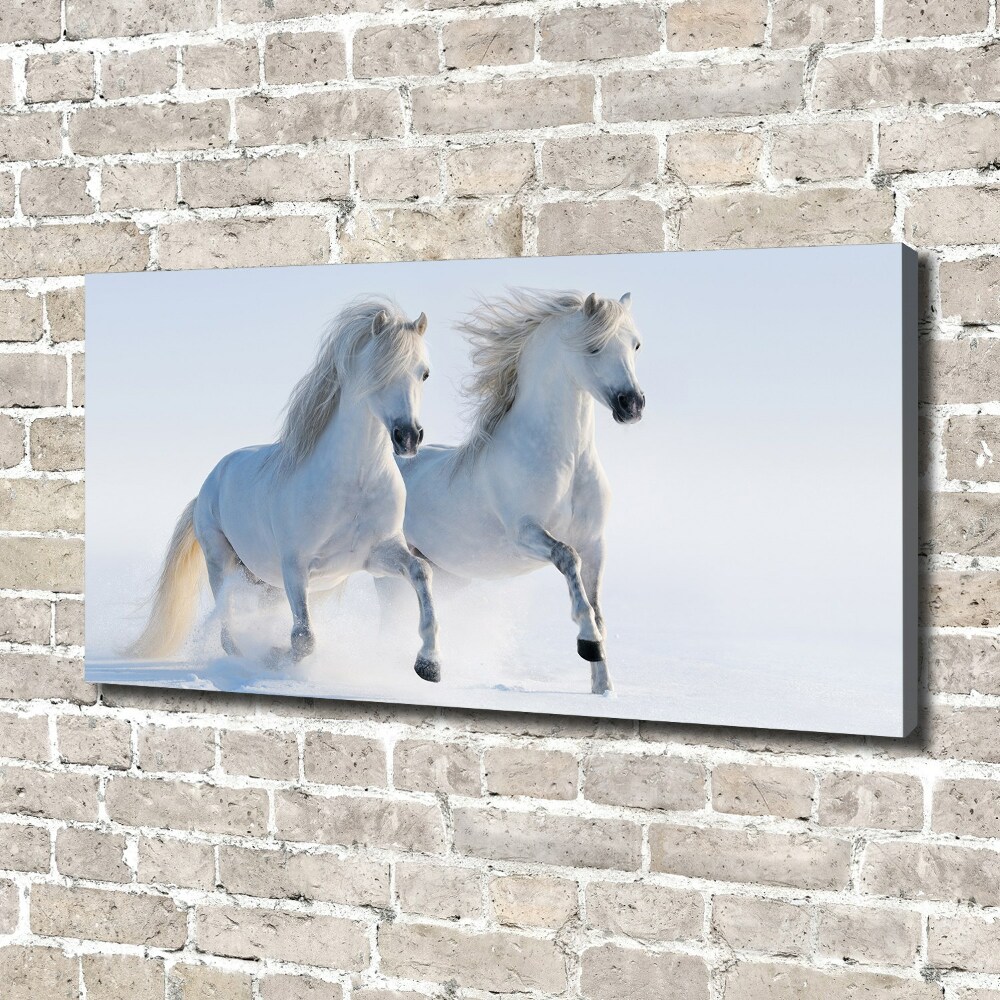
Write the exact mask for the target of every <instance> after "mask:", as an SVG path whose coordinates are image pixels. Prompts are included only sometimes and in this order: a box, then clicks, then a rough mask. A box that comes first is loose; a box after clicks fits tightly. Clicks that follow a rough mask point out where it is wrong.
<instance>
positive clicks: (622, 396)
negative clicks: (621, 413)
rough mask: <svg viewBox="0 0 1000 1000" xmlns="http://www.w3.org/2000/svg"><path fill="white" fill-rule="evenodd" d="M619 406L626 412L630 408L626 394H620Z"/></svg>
mask: <svg viewBox="0 0 1000 1000" xmlns="http://www.w3.org/2000/svg"><path fill="white" fill-rule="evenodd" d="M618 405H619V406H620V407H621V408H622V409H623V410H624V409H625V408H626V407H627V406H628V396H626V395H625V393H624V392H620V393H618Z"/></svg>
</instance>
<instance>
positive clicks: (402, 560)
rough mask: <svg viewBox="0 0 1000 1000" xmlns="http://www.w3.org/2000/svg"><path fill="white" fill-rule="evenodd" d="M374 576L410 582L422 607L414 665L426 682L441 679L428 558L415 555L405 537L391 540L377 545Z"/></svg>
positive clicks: (372, 562) (372, 564)
mask: <svg viewBox="0 0 1000 1000" xmlns="http://www.w3.org/2000/svg"><path fill="white" fill-rule="evenodd" d="M368 570H369V572H371V573H384V574H386V575H387V576H394V577H404V578H406V579H408V580H409V581H410V585H411V586H412V587H413V589H414V591H416V594H417V603H418V604H419V605H420V640H421V643H422V645H421V647H420V652H419V653H418V654H417V661H416V663H415V664H414V666H413V669H414V670H415V671H416V673H417V676H418V677H420V678H421V679H423V680H425V681H432V682H436V681H439V680H441V660H440V656H439V654H438V648H437V638H438V625H437V616H436V614H435V613H434V599H433V597H432V595H431V568H430V565H429V564H428V562H427V560H426V559H423V558H422V557H420V556H418V555H414V553H412V552H411V551H410V550H409V549H408V548H407V546H406V543H405V542H404V541H403V540H402V538H390V539H388V540H387V541H385V542H382V544H381V545H377V546H376V547H375V548H374V549H373V550H372V554H371V556H369V559H368Z"/></svg>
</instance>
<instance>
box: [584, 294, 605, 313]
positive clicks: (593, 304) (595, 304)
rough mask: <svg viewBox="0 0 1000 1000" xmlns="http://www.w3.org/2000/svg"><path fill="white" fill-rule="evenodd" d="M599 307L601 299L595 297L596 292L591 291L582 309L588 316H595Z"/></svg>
mask: <svg viewBox="0 0 1000 1000" xmlns="http://www.w3.org/2000/svg"><path fill="white" fill-rule="evenodd" d="M600 308H601V300H600V299H599V298H598V297H597V292H591V293H590V294H589V295H588V296H587V301H586V302H584V304H583V311H584V312H585V313H586V314H587V315H588V316H595V315H596V314H597V310H598V309H600Z"/></svg>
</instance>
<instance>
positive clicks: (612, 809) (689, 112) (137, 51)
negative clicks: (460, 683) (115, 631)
mask: <svg viewBox="0 0 1000 1000" xmlns="http://www.w3.org/2000/svg"><path fill="white" fill-rule="evenodd" d="M998 112H1000V41H998V32H997V23H996V9H995V0H948V2H939V3H922V2H917V0H679V2H675V3H666V2H659V3H657V2H652V3H644V2H634V3H633V2H620V3H607V4H601V5H594V4H592V3H590V2H589V0H587V2H585V5H584V6H579V5H577V4H576V3H575V2H570V0H536V2H529V0H514V2H510V3H502V2H497V3H488V2H487V3H480V2H477V0H465V2H463V0H414V2H413V3H412V4H408V3H407V2H406V0H395V2H393V3H392V4H391V5H383V4H382V3H380V2H378V0H356V2H353V3H352V2H350V0H4V2H3V4H2V8H0V275H2V280H0V340H2V341H3V342H2V343H0V466H2V467H3V471H2V472H0V525H2V528H3V530H2V531H0V995H2V996H3V998H4V1000H29V998H30V1000H56V998H58V1000H68V998H76V997H84V996H85V997H86V998H87V1000H112V998H125V997H127V998H129V1000H141V998H146V997H149V998H156V1000H162V998H167V1000H195V998H225V1000H230V998H231V1000H241V998H243V1000H251V998H253V1000H304V998H310V1000H342V998H345V1000H418V998H420V997H441V998H476V997H485V996H486V995H487V994H490V995H501V996H509V995H512V994H517V995H527V996H530V997H535V998H543V997H556V996H567V997H583V998H589V1000H618V998H630V1000H646V998H650V1000H653V998H656V1000H659V998H662V997H666V996H669V997H671V998H674V1000H722V998H723V997H725V1000H762V998H765V997H766V998H769V1000H792V998H798V997H807V996H808V997H810V998H813V997H823V998H824V1000H848V998H852V1000H853V998H860V997H878V998H888V1000H903V998H906V1000H914V998H915V1000H924V998H927V1000H931V998H938V1000H942V998H945V1000H989V998H1000V958H998V955H1000V922H997V921H996V920H995V919H994V918H995V915H996V913H997V912H998V911H997V909H996V908H997V906H1000V522H998V517H997V513H996V511H997V495H998V492H1000V488H998V483H1000V402H998V401H997V394H998V392H1000V388H998V387H1000V347H997V345H998V344H1000V339H998V337H1000V293H998V286H1000V169H998V165H1000V114H998ZM904 238H905V239H907V240H909V241H911V242H913V243H915V244H916V245H917V246H919V247H920V248H921V250H922V253H921V265H922V337H923V362H922V365H923V377H922V385H921V399H922V401H923V402H922V406H923V417H924V420H923V424H924V430H925V432H926V433H925V444H924V447H923V452H922V454H923V467H924V468H923V471H924V479H923V482H924V487H925V492H924V493H923V496H922V524H923V532H922V535H923V556H924V577H923V580H924V586H923V614H924V654H925V655H924V661H925V671H924V681H923V702H924V705H923V709H922V722H921V727H920V731H919V733H918V734H917V735H915V736H914V737H913V738H911V739H909V740H907V741H905V742H893V741H889V740H885V741H882V740H862V739H851V738H834V737H808V736H795V735H787V734H776V733H756V732H745V731H743V732H741V731H723V730H718V729H697V728H694V727H679V726H667V725H647V724H641V725H633V724H619V723H607V722H598V723H595V722H592V721H588V720H584V719H542V718H532V717H522V716H516V717H515V716H504V715H490V714H486V713H475V712H458V711H437V712H435V711H427V710H417V709H408V708H403V709H386V708H379V707H369V706H363V705H352V704H336V703H309V702H302V701H288V700H271V699H266V698H256V699H254V698H247V697H235V696H226V695H210V694H194V693H192V694H187V693H180V694H178V693H171V694H164V693H157V692H150V691H138V690H136V691H130V690H125V689H113V688H105V689H103V690H98V689H95V688H93V687H91V686H89V685H87V684H85V683H84V682H83V680H82V664H81V654H82V642H83V632H82V615H81V611H82V586H83V572H82V556H83V540H82V531H83V519H82V513H83V485H82V479H83V434H82V430H83V414H84V408H83V403H84V365H83V360H84V342H83V312H82V310H83V278H82V275H83V274H85V273H86V272H88V271H100V270H106V269H113V270H139V269H143V268H153V269H155V268H176V267H217V266H246V265H262V264H306V263H325V262H330V263H336V262H338V261H359V260H397V259H409V258H433V257H446V256H457V257H461V256H486V255H517V254H536V253H537V254H555V253H577V252H590V251H602V250H603V251H612V250H662V249H668V250H670V249H697V248H702V247H741V246H756V245H768V244H777V243H781V244H811V243H842V242H856V241H882V240H898V239H904ZM709 306H710V304H708V303H706V307H709ZM141 335H142V329H141V322H140V323H138V324H137V328H136V336H141ZM858 362H859V364H864V358H859V359H858ZM858 502H859V503H863V502H864V493H863V490H862V491H860V492H859V499H858Z"/></svg>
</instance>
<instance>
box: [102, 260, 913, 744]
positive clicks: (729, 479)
mask: <svg viewBox="0 0 1000 1000" xmlns="http://www.w3.org/2000/svg"><path fill="white" fill-rule="evenodd" d="M915 266H916V265H915V259H914V254H913V252H912V251H911V250H909V249H908V248H906V247H902V246H899V245H892V246H856V247H838V248H806V249H787V250H753V251H742V250H741V251H720V252H702V253H689V254H636V255H613V256H594V257H573V258H549V259H528V258H524V259H516V260H491V261H490V260H488V261H482V260H479V261H447V262H427V263H407V264H358V265H344V266H335V267H329V266H325V267H323V266H321V267H301V268H268V269H253V270H251V269H246V270H233V271H204V272H174V273H142V274H127V275H99V276H92V277H89V278H88V279H87V352H88V357H87V366H88V380H89V382H90V386H89V398H90V401H89V402H88V410H87V424H86V427H87V431H86V433H87V536H86V539H87V540H86V552H87V556H86V559H87V567H86V569H87V579H86V587H87V605H86V614H87V621H86V629H87V634H86V639H87V645H86V672H87V677H88V679H90V680H92V681H97V682H105V683H113V684H142V685H153V686H157V687H179V688H190V689H214V690H227V691H247V692H256V693H268V694H288V695H296V696H310V697H321V698H343V699H355V700H377V701H382V702H388V703H414V704H429V705H441V706H463V707H471V708H486V709H497V710H513V711H528V712H544V713H557V714H580V715H586V716H599V717H605V716H606V717H616V718H632V719H639V720H665V721H679V722H699V723H720V724H728V725H739V726H759V727H767V728H783V729H801V730H813V731H828V732H851V733H872V734H881V735H896V736H901V735H905V734H906V733H907V732H908V731H909V730H910V729H911V728H912V726H913V725H914V723H915V707H916V705H915V685H916V666H915V655H916V622H915V620H914V619H915V597H916V570H915V557H916V536H915V530H916V524H915V504H916V480H915V477H916V441H915V413H916V403H915V399H916V385H915V382H916V329H915V297H916V288H915V284H916V283H915Z"/></svg>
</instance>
